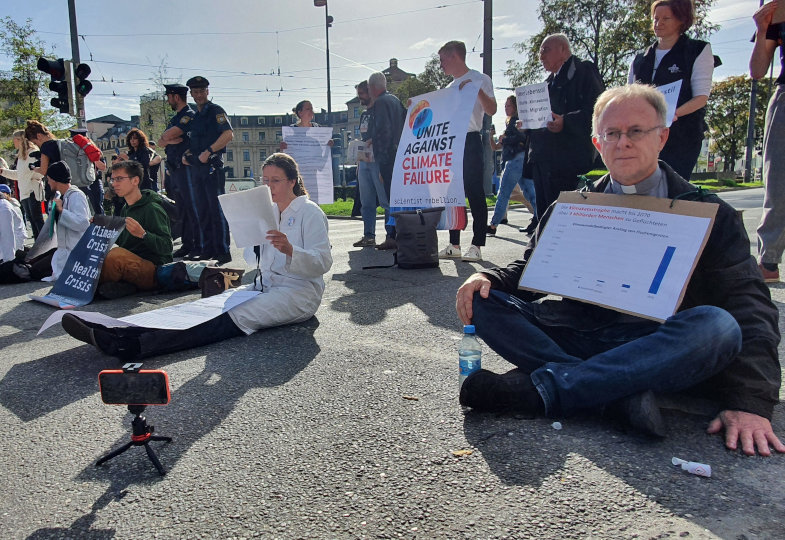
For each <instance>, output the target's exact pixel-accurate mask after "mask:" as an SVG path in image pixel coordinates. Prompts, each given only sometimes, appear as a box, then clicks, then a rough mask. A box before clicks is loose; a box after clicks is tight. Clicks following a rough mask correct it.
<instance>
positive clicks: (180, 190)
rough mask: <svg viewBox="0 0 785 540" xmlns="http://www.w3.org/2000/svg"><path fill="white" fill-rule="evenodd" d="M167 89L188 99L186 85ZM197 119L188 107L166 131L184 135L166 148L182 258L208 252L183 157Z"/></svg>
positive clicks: (170, 122) (165, 86)
mask: <svg viewBox="0 0 785 540" xmlns="http://www.w3.org/2000/svg"><path fill="white" fill-rule="evenodd" d="M164 88H166V93H167V94H179V95H181V96H183V98H185V96H187V95H188V87H187V86H185V85H184V84H179V83H178V84H165V85H164ZM193 119H194V111H193V110H192V109H191V107H190V106H188V104H186V105H185V107H183V108H182V109H180V110H179V111H177V113H176V114H175V115H174V116H173V117H172V119H171V120H169V123H168V124H167V126H166V129H169V128H173V127H176V128H178V129H180V130H181V131H182V132H183V134H182V139H183V140H182V141H181V142H179V143H177V144H168V145H166V171H167V174H168V176H169V182H168V185H167V189H166V191H167V194H168V195H169V196H170V197H171V198H172V199H174V201H175V204H176V206H177V209H178V214H179V217H180V222H181V227H182V232H181V237H182V240H183V246H182V248H180V249H179V250H178V252H176V254H178V255H179V254H183V255H185V254H188V253H192V252H196V253H202V252H203V251H204V238H203V236H202V229H201V228H200V227H199V222H198V221H197V219H196V212H195V210H194V206H195V204H196V203H195V200H196V197H195V194H194V189H193V186H191V185H190V183H189V182H188V175H187V174H186V167H185V165H183V161H182V160H183V154H185V152H186V151H188V149H189V148H190V139H189V137H188V132H189V131H190V130H191V125H192V121H193Z"/></svg>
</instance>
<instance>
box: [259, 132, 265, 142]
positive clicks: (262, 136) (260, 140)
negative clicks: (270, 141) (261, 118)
mask: <svg viewBox="0 0 785 540" xmlns="http://www.w3.org/2000/svg"><path fill="white" fill-rule="evenodd" d="M259 142H264V131H260V132H259Z"/></svg>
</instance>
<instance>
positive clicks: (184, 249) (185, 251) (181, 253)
mask: <svg viewBox="0 0 785 540" xmlns="http://www.w3.org/2000/svg"><path fill="white" fill-rule="evenodd" d="M189 253H191V249H190V248H187V247H185V246H183V247H181V248H179V249H176V250H175V251H174V253H172V257H174V258H178V257H185V256H186V255H188V254H189Z"/></svg>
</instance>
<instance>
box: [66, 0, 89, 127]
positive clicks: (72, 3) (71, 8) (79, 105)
mask: <svg viewBox="0 0 785 540" xmlns="http://www.w3.org/2000/svg"><path fill="white" fill-rule="evenodd" d="M68 21H69V22H70V24H71V60H72V63H73V65H74V66H78V65H79V64H81V61H80V60H79V32H78V31H77V30H76V0H68ZM74 94H75V100H76V101H75V103H76V110H75V111H74V113H76V125H77V127H80V128H83V127H85V113H84V96H82V95H80V94H79V92H74Z"/></svg>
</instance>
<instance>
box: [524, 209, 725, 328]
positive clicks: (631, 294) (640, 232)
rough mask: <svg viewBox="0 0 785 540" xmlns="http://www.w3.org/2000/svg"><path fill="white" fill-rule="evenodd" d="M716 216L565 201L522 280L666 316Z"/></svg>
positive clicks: (616, 306) (572, 295)
mask: <svg viewBox="0 0 785 540" xmlns="http://www.w3.org/2000/svg"><path fill="white" fill-rule="evenodd" d="M609 197H613V196H609ZM618 197H621V196H618ZM693 204H701V203H693ZM703 204H708V203H703ZM710 224H711V218H707V217H693V216H686V215H680V214H669V213H664V212H655V211H650V210H639V209H635V208H624V207H616V206H600V205H593V204H573V203H563V202H560V203H557V204H556V207H555V208H554V212H553V214H552V215H551V217H550V219H549V220H548V223H547V225H546V227H545V230H544V232H543V234H542V236H541V237H540V238H539V240H538V243H537V247H536V248H535V250H534V253H533V254H532V256H531V258H530V259H529V262H528V264H527V266H526V269H525V270H524V273H523V276H522V277H521V281H520V286H521V287H522V288H526V289H533V290H537V291H543V292H548V293H551V294H557V295H561V296H566V297H570V298H575V299H578V300H585V301H588V302H592V303H596V304H601V305H605V306H608V307H611V308H614V309H618V310H620V311H625V312H628V313H634V314H638V315H641V316H644V317H648V318H652V319H656V320H665V319H667V318H668V317H670V316H671V315H673V314H674V313H675V312H676V308H677V307H678V302H679V299H680V296H681V292H682V289H683V288H684V284H685V283H686V281H687V279H688V277H689V275H690V273H691V270H692V266H693V263H694V261H695V259H696V257H697V256H698V254H699V252H700V249H701V245H702V243H703V240H704V238H705V235H706V231H707V229H708V227H709V226H710Z"/></svg>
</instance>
